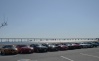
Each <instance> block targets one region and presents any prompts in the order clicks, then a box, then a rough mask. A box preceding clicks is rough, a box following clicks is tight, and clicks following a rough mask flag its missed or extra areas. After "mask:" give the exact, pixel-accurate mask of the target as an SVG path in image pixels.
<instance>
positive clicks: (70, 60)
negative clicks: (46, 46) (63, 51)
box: [60, 56, 74, 61]
mask: <svg viewBox="0 0 99 61" xmlns="http://www.w3.org/2000/svg"><path fill="white" fill-rule="evenodd" d="M60 57H61V58H64V59H67V60H69V61H74V60H72V59H70V58H67V57H64V56H60Z"/></svg>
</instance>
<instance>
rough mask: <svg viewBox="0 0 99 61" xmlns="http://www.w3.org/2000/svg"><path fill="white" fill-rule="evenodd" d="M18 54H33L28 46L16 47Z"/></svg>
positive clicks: (32, 50)
mask: <svg viewBox="0 0 99 61" xmlns="http://www.w3.org/2000/svg"><path fill="white" fill-rule="evenodd" d="M16 47H17V49H18V53H33V52H34V49H33V48H32V47H30V46H29V45H17V46H16Z"/></svg>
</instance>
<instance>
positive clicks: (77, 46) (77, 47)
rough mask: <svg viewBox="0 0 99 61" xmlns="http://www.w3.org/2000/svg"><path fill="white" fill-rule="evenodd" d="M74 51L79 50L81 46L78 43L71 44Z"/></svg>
mask: <svg viewBox="0 0 99 61" xmlns="http://www.w3.org/2000/svg"><path fill="white" fill-rule="evenodd" d="M72 46H73V48H74V49H80V48H81V45H80V44H79V43H72Z"/></svg>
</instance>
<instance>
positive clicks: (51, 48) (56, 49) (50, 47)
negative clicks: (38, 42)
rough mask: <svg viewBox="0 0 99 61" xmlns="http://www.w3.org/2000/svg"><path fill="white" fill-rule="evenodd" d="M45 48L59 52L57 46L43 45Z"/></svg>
mask: <svg viewBox="0 0 99 61" xmlns="http://www.w3.org/2000/svg"><path fill="white" fill-rule="evenodd" d="M42 45H43V46H46V47H47V48H48V51H58V46H56V45H55V44H46V43H45V44H42Z"/></svg>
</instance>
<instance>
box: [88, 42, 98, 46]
mask: <svg viewBox="0 0 99 61" xmlns="http://www.w3.org/2000/svg"><path fill="white" fill-rule="evenodd" d="M87 43H89V44H91V45H92V46H93V47H97V46H98V44H97V43H94V42H87Z"/></svg>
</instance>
